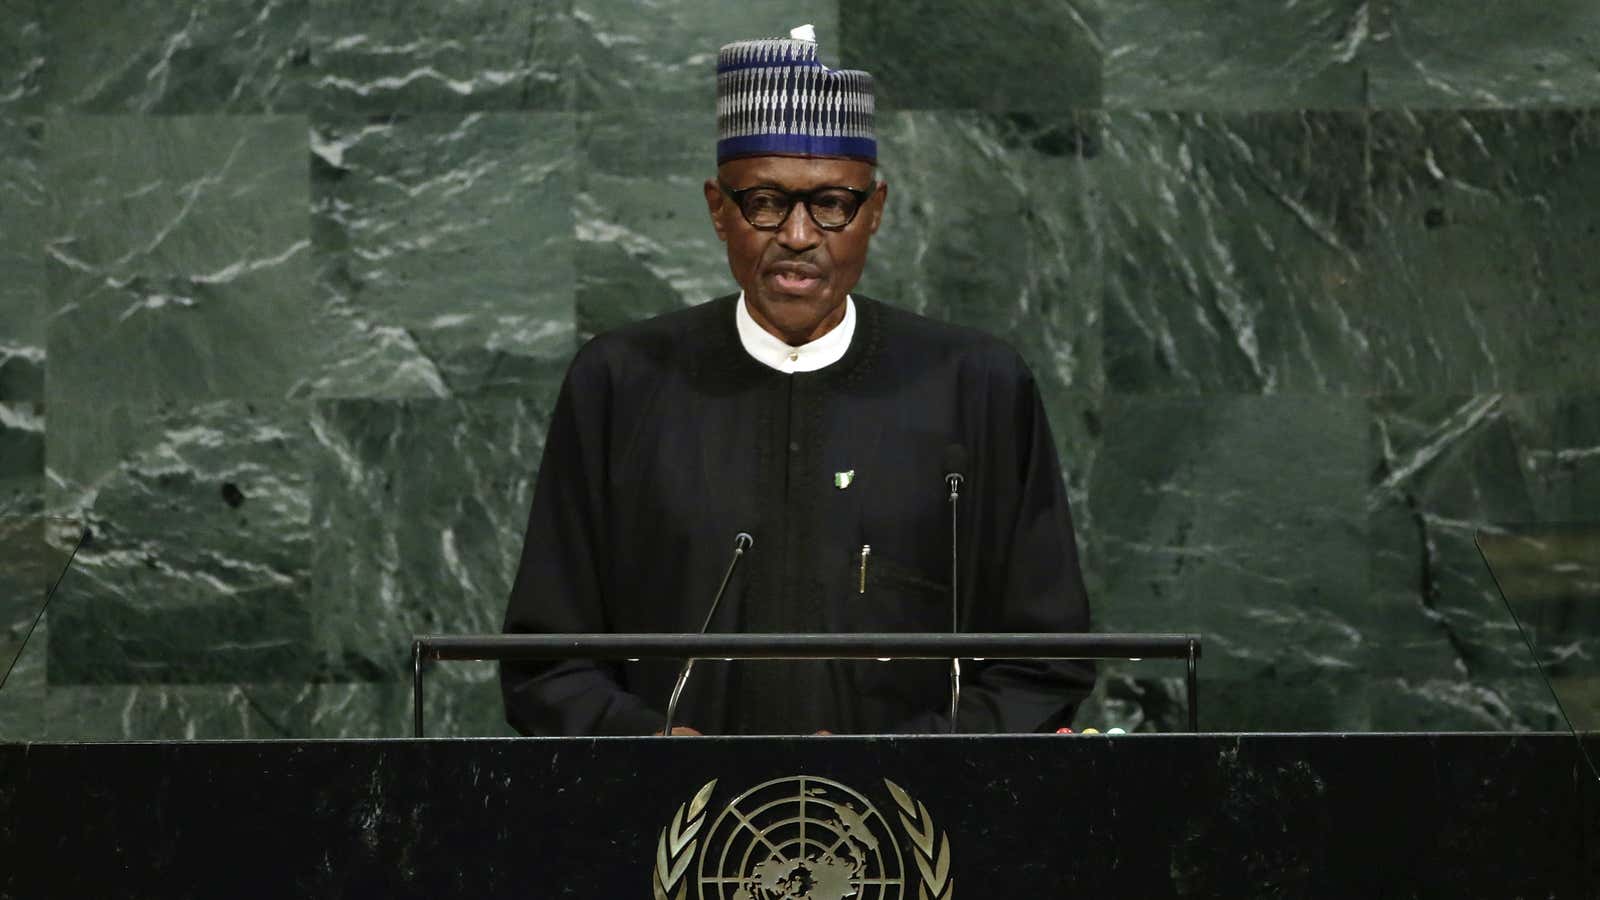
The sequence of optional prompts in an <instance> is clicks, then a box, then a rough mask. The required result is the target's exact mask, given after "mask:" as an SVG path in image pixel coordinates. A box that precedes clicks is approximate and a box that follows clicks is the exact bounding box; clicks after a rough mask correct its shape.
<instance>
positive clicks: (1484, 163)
mask: <svg viewBox="0 0 1600 900" xmlns="http://www.w3.org/2000/svg"><path fill="white" fill-rule="evenodd" d="M1371 154H1372V162H1371V176H1370V178H1371V188H1370V190H1371V201H1370V202H1371V207H1372V212H1371V216H1370V218H1371V222H1372V224H1371V241H1370V246H1369V249H1368V252H1367V253H1366V254H1364V255H1363V258H1362V265H1363V267H1364V268H1365V270H1366V278H1367V281H1368V282H1369V287H1368V288H1367V290H1366V295H1367V296H1366V298H1365V304H1366V308H1365V310H1364V311H1363V312H1362V313H1361V315H1362V317H1363V318H1364V319H1365V320H1366V323H1367V324H1366V325H1364V331H1365V332H1366V333H1367V335H1368V337H1369V338H1370V340H1371V341H1372V345H1373V355H1374V367H1375V377H1376V378H1377V382H1378V386H1379V388H1380V389H1381V390H1383V391H1385V392H1390V393H1422V394H1435V393H1443V394H1449V393H1466V394H1470V393H1477V392H1483V391H1501V390H1516V391H1542V390H1562V389H1580V390H1581V389H1584V388H1586V387H1588V386H1592V385H1593V384H1594V383H1595V381H1596V380H1597V379H1600V357H1597V356H1596V354H1595V352H1594V350H1595V347H1597V346H1600V303H1596V302H1595V297H1596V296H1597V295H1600V255H1597V254H1596V253H1595V252H1594V247H1595V234H1596V233H1597V231H1600V211H1597V210H1596V208H1595V205H1594V203H1593V202H1591V198H1593V197H1594V196H1595V195H1596V194H1597V192H1600V117H1597V116H1596V115H1594V114H1593V113H1590V112H1586V111H1551V112H1541V111H1527V110H1517V111H1490V112H1470V111H1469V112H1451V111H1436V112H1399V113H1378V114H1375V115H1374V116H1373V118H1372V151H1371Z"/></svg>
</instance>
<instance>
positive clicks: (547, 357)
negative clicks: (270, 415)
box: [295, 113, 577, 398]
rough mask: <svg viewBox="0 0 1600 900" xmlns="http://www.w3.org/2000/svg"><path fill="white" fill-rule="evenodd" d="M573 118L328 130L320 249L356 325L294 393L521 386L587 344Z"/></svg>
mask: <svg viewBox="0 0 1600 900" xmlns="http://www.w3.org/2000/svg"><path fill="white" fill-rule="evenodd" d="M576 143H577V142H576V137H575V132H574V127H573V119H572V116H571V115H570V114H567V113H488V114H485V113H472V114H467V115H453V114H452V115H422V116H416V117H409V118H404V119H397V120H386V121H370V122H362V121H355V120H344V121H323V122H319V123H318V125H317V127H316V131H315V133H314V137H313V143H312V154H313V155H312V196H313V202H314V214H313V245H314V257H315V261H316V267H317V282H318V284H317V290H318V293H319V295H320V298H321V299H320V302H321V304H322V305H323V306H324V308H326V309H328V310H330V311H331V312H333V313H334V314H335V315H338V316H341V317H342V318H343V319H344V320H345V321H346V324H347V325H349V326H352V327H348V328H347V329H345V330H343V331H341V335H342V339H343V345H342V346H341V347H340V348H339V349H338V350H337V351H335V352H333V353H331V354H330V355H329V357H328V360H327V362H328V366H327V367H326V368H325V369H322V370H319V371H317V372H315V373H311V374H309V375H308V377H307V378H306V379H305V380H304V381H302V382H301V383H300V384H298V385H297V386H296V389H295V390H296V393H301V392H304V393H307V394H309V395H311V396H318V397H327V396H365V397H396V398H398V397H406V396H413V397H415V396H447V395H465V394H474V393H482V392H513V393H515V392H520V391H522V390H524V389H526V388H527V387H528V386H529V385H530V384H539V383H542V382H544V381H547V380H549V378H550V377H551V372H552V371H559V370H560V369H561V368H562V367H564V366H565V364H566V362H567V360H568V359H569V358H570V356H571V354H572V352H573V350H574V349H576V344H575V339H574V326H573V293H574V290H575V288H574V285H575V282H576V275H575V272H574V270H575V264H574V246H575V242H574V239H573V227H572V197H573V179H574V175H573V172H574V151H575V148H576Z"/></svg>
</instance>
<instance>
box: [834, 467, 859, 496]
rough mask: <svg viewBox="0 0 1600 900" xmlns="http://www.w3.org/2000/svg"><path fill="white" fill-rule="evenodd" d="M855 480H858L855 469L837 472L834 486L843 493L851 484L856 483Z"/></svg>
mask: <svg viewBox="0 0 1600 900" xmlns="http://www.w3.org/2000/svg"><path fill="white" fill-rule="evenodd" d="M855 480H856V470H855V469H851V470H850V471H848V472H835V473H833V486H834V487H836V488H838V489H839V490H841V491H842V490H844V489H845V488H847V487H849V486H850V482H852V481H855Z"/></svg>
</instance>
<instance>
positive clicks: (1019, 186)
mask: <svg viewBox="0 0 1600 900" xmlns="http://www.w3.org/2000/svg"><path fill="white" fill-rule="evenodd" d="M1096 126H1097V123H1096V122H1095V121H1094V119H1093V118H1091V117H1089V116H1086V115H1075V114H1072V113H1065V114H1060V115H1052V116H1045V115H1038V116H1036V115H1033V114H1029V113H1011V114H1005V115H995V114H987V113H967V112H947V111H946V112H907V113H894V114H891V115H888V116H885V117H884V118H883V119H882V121H881V122H880V124H879V151H878V155H879V163H880V166H879V169H880V172H879V174H880V176H881V177H882V178H883V179H884V180H885V181H886V182H887V183H888V185H889V201H888V208H887V209H886V210H885V212H884V219H883V224H882V226H881V227H880V228H879V231H878V233H877V235H876V236H875V237H874V239H873V244H872V255H871V257H869V259H868V262H867V268H866V270H865V271H864V272H863V274H862V279H861V285H860V290H861V292H862V293H864V294H867V295H869V296H873V297H878V298H880V299H883V300H886V301H888V302H891V303H894V304H896V305H899V306H902V307H904V308H906V309H910V310H913V311H915V312H919V313H922V314H923V315H928V316H932V317H934V318H938V319H944V320H946V321H951V322H956V323H958V324H962V325H967V326H970V327H974V328H979V329H981V330H983V331H987V332H989V333H991V334H995V335H998V336H1000V337H1002V338H1005V339H1006V340H1008V341H1010V342H1011V343H1012V344H1013V345H1015V346H1016V347H1017V348H1018V349H1019V350H1020V351H1021V352H1022V354H1023V356H1024V357H1025V358H1026V359H1027V360H1028V362H1029V364H1030V365H1031V366H1032V367H1033V369H1034V371H1035V373H1036V374H1037V375H1038V376H1039V377H1040V379H1041V383H1044V384H1047V385H1048V386H1049V387H1050V388H1051V389H1054V390H1068V389H1070V390H1073V391H1079V392H1088V393H1094V392H1097V391H1098V390H1099V389H1100V388H1101V387H1102V383H1101V379H1100V370H1101V365H1100V326H1099V321H1100V306H1101V300H1100V295H1101V259H1100V255H1101V245H1100V235H1099V234H1097V232H1096V230H1095V228H1094V212H1093V210H1094V206H1095V202H1096V200H1097V199H1098V198H1097V197H1096V195H1095V193H1094V187H1093V185H1092V183H1091V182H1090V176H1091V173H1092V171H1093V170H1092V165H1093V164H1092V163H1091V162H1089V160H1091V159H1092V158H1094V157H1095V156H1097V155H1098V153H1099V151H1100V147H1099V134H1098V132H1097V128H1096Z"/></svg>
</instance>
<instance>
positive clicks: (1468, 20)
mask: <svg viewBox="0 0 1600 900" xmlns="http://www.w3.org/2000/svg"><path fill="white" fill-rule="evenodd" d="M1386 6H1387V9H1386V10H1385V17H1384V20H1383V21H1382V23H1381V26H1380V27H1381V29H1382V31H1383V33H1384V35H1385V38H1386V48H1387V50H1386V52H1383V53H1377V54H1373V55H1372V58H1371V64H1372V103H1373V105H1374V106H1377V107H1380V108H1383V109H1398V108H1403V107H1412V108H1417V107H1422V108H1434V109H1437V108H1441V107H1452V108H1463V107H1492V108H1501V109H1503V108H1507V107H1522V108H1526V107H1575V106H1594V105H1596V104H1597V103H1600V46H1597V45H1596V44H1595V41H1594V35H1595V33H1596V32H1597V31H1600V6H1597V5H1595V4H1594V3H1591V2H1589V0H1543V2H1540V3H1535V4H1527V3H1518V2H1516V0H1394V2H1392V3H1389V4H1386Z"/></svg>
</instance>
